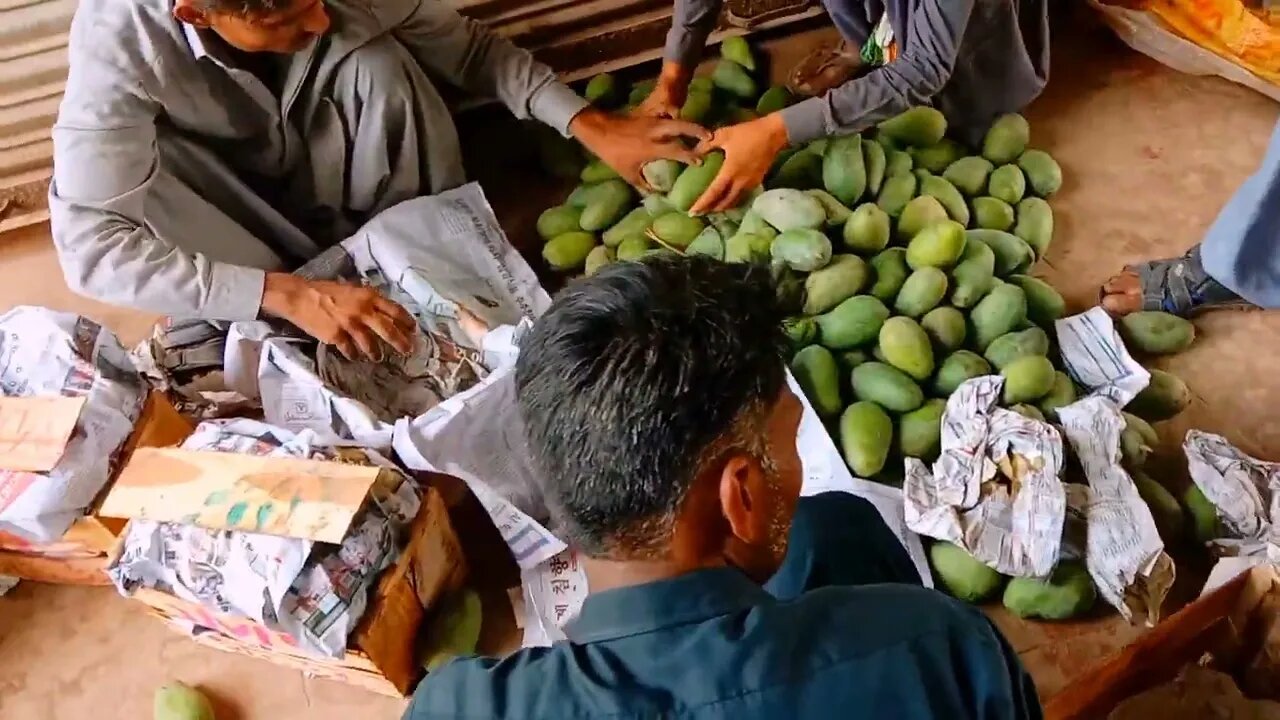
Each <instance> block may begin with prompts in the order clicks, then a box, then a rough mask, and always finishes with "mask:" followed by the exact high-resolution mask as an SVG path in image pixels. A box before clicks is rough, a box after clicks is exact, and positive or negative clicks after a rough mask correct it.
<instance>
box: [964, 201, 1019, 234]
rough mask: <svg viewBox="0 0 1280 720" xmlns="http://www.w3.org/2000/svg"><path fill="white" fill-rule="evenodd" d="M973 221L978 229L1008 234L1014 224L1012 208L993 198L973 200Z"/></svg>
mask: <svg viewBox="0 0 1280 720" xmlns="http://www.w3.org/2000/svg"><path fill="white" fill-rule="evenodd" d="M1023 202H1026V201H1025V200H1024V201H1023ZM973 221H974V224H975V225H977V226H978V227H980V228H985V229H987V230H1000V231H1003V232H1008V231H1009V229H1010V228H1012V227H1013V222H1014V215H1013V206H1012V205H1010V204H1009V203H1007V202H1005V201H1003V200H998V199H996V198H993V197H987V196H983V197H976V198H974V199H973ZM1028 244H1030V243H1028Z"/></svg>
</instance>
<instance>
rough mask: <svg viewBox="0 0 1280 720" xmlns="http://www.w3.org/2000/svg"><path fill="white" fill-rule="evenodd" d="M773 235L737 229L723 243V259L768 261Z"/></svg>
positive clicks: (749, 261)
mask: <svg viewBox="0 0 1280 720" xmlns="http://www.w3.org/2000/svg"><path fill="white" fill-rule="evenodd" d="M773 239H774V236H773V235H769V234H766V233H749V232H742V231H741V230H739V231H738V234H737V235H734V236H733V237H731V238H729V239H728V240H726V241H725V243H724V261H725V262H727V263H764V262H768V261H769V246H770V245H772V244H773Z"/></svg>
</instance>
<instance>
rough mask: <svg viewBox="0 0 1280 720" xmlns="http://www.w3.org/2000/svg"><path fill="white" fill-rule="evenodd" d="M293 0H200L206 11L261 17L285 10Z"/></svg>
mask: <svg viewBox="0 0 1280 720" xmlns="http://www.w3.org/2000/svg"><path fill="white" fill-rule="evenodd" d="M292 4H293V0H200V5H202V6H204V9H205V10H206V11H211V12H217V13H227V14H228V15H238V16H240V17H250V18H252V17H261V16H263V15H271V14H273V13H277V12H280V11H281V10H287V9H288V8H289V7H290V6H291V5H292Z"/></svg>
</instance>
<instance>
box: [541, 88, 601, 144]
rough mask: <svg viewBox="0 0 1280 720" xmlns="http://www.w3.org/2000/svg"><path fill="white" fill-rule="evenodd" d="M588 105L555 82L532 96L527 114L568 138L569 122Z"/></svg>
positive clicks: (572, 92) (571, 91)
mask: <svg viewBox="0 0 1280 720" xmlns="http://www.w3.org/2000/svg"><path fill="white" fill-rule="evenodd" d="M589 104H590V103H588V102H587V101H586V100H585V99H584V98H582V97H581V96H580V95H578V94H577V93H576V92H574V91H573V90H571V89H569V86H567V85H565V84H564V83H561V82H559V81H556V82H552V83H549V84H548V85H547V86H546V87H544V88H542V89H541V90H539V91H538V93H537V94H536V95H534V96H533V99H532V100H530V101H529V113H530V114H531V115H533V116H534V117H535V118H537V119H538V120H540V121H542V122H543V123H545V124H547V125H550V126H551V127H553V128H555V129H556V130H557V131H559V133H560V134H561V135H563V136H565V137H570V135H569V122H570V121H571V120H573V118H574V116H575V115H577V114H578V113H580V112H582V110H583V108H585V107H587V106H588V105H589Z"/></svg>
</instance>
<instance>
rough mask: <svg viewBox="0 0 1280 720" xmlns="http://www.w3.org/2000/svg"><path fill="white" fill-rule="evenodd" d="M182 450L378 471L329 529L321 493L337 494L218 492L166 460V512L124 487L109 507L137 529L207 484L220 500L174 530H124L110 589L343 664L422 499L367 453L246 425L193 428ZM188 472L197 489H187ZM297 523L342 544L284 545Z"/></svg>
mask: <svg viewBox="0 0 1280 720" xmlns="http://www.w3.org/2000/svg"><path fill="white" fill-rule="evenodd" d="M181 449H182V450H187V451H199V452H203V453H226V454H232V455H246V456H263V457H270V458H292V459H301V460H335V461H339V462H342V463H348V464H355V465H362V466H372V467H376V468H378V472H377V473H376V479H375V480H374V481H373V482H372V484H371V485H370V486H369V487H368V489H367V490H366V492H367V496H365V497H364V498H363V499H362V501H358V503H357V504H356V505H355V506H356V507H357V508H358V510H356V511H355V512H354V513H353V514H351V516H350V517H349V518H345V519H347V520H349V522H348V524H346V525H341V524H340V523H337V522H335V520H334V512H333V509H334V508H337V507H339V504H338V503H336V501H334V502H330V496H329V495H328V494H327V493H329V492H334V491H336V490H335V489H333V488H330V489H329V490H326V488H325V487H324V478H322V477H319V476H317V475H307V476H302V475H300V474H299V475H290V474H287V473H284V474H281V473H269V472H267V473H261V474H256V475H255V474H248V475H239V476H234V477H233V479H234V485H232V486H226V482H225V481H226V476H225V475H224V476H221V477H218V478H214V477H212V476H209V477H206V476H204V475H203V471H202V469H201V468H200V467H198V466H195V465H194V464H192V463H183V462H181V460H180V459H174V460H169V461H168V464H166V465H165V467H167V468H168V469H169V470H170V471H171V472H170V473H168V474H167V475H166V476H164V477H157V478H156V479H155V480H154V481H150V484H155V483H159V484H164V483H165V482H168V483H172V484H173V486H174V487H173V492H172V494H171V495H170V496H167V497H164V498H163V499H162V500H154V502H157V503H162V504H163V505H164V507H160V506H159V505H156V506H151V505H148V503H149V502H152V501H153V500H149V499H148V498H150V497H152V496H149V495H147V494H146V493H145V490H146V488H145V487H141V488H140V487H138V485H137V484H126V483H125V482H124V480H123V478H122V480H121V482H120V483H118V484H117V487H116V488H115V490H114V491H113V492H112V494H111V496H110V497H109V498H108V501H107V502H108V503H109V504H110V503H116V504H117V507H118V506H120V505H131V506H132V513H131V514H132V515H133V516H134V517H135V518H146V517H154V516H155V513H172V512H173V507H172V506H173V505H174V504H175V503H177V502H178V501H179V500H183V499H185V500H191V499H192V498H189V497H185V495H184V493H183V492H180V491H179V489H180V488H183V487H189V488H193V490H191V491H187V494H189V492H197V494H198V493H199V492H203V490H202V488H204V487H205V484H204V483H205V481H206V480H208V481H210V482H213V483H214V484H215V485H217V488H216V489H215V490H213V491H211V492H208V493H205V494H204V495H203V496H202V497H198V498H195V501H198V502H196V503H195V505H196V506H195V507H194V508H192V509H193V510H194V512H190V513H188V514H186V515H184V516H183V517H182V518H181V520H182V521H181V522H177V521H157V520H148V519H134V520H132V521H131V522H130V523H129V526H128V529H127V531H126V534H125V536H124V538H123V542H122V547H121V551H120V552H119V554H118V556H117V557H116V558H115V559H114V561H113V562H112V564H111V566H110V567H109V568H108V575H109V576H110V577H111V580H112V581H113V582H114V583H115V585H116V587H117V589H119V591H120V592H121V594H123V595H126V596H128V595H131V594H133V593H135V592H137V591H138V590H139V589H140V588H152V589H156V590H160V591H162V592H164V593H167V594H170V595H173V596H176V597H178V598H180V599H183V600H187V601H189V602H194V603H198V604H200V605H202V606H204V607H205V608H207V609H208V610H210V611H213V612H216V613H231V614H234V615H237V616H241V617H246V618H249V619H251V620H254V621H256V622H258V623H260V624H262V625H263V626H265V627H267V628H270V629H272V630H277V631H279V632H282V633H284V634H286V635H288V636H290V637H291V638H293V639H294V640H295V641H296V643H297V646H298V647H299V648H301V649H302V650H304V651H306V652H310V653H315V654H318V655H323V656H326V657H333V658H337V657H341V656H342V655H343V653H344V652H345V651H346V649H347V640H348V638H349V636H350V635H351V633H352V632H353V631H354V630H355V628H356V625H357V624H358V623H359V621H360V618H361V616H362V615H363V613H364V611H365V609H366V603H367V601H368V595H369V591H370V588H371V587H373V585H374V583H375V582H376V580H377V578H378V575H379V573H381V572H382V571H383V570H384V569H386V568H387V567H388V566H389V565H391V564H392V563H393V562H395V560H396V558H398V557H399V555H400V552H401V551H402V550H403V549H404V543H405V541H406V536H407V531H408V529H409V526H410V524H411V523H412V522H413V519H414V517H415V516H416V515H417V513H418V510H419V507H420V500H421V493H422V489H421V488H420V487H419V486H418V485H417V483H416V482H415V481H414V480H412V479H411V478H409V477H408V476H407V475H405V474H404V473H402V472H401V471H400V470H398V469H397V468H396V466H394V465H393V464H392V463H390V462H389V461H387V460H386V459H384V458H382V457H381V456H379V455H378V454H377V453H375V452H373V451H370V450H360V449H355V448H338V449H335V448H330V447H327V446H324V445H323V444H322V443H320V442H318V439H317V437H316V435H315V434H314V433H311V432H309V431H303V432H300V433H296V434H295V433H292V432H289V431H288V430H284V429H281V428H276V427H272V426H270V425H267V424H265V423H260V422H256V421H253V420H228V421H208V422H204V423H201V424H200V425H199V426H198V427H197V428H196V430H195V432H194V433H193V434H192V435H191V436H190V437H189V438H188V439H187V440H186V441H185V442H184V443H183V444H182V447H181ZM162 462H164V461H163V460H162ZM131 465H132V463H131ZM193 472H194V473H195V475H196V477H189V475H191V474H192V473H193ZM146 484H148V483H144V484H143V485H144V486H145V485H146ZM126 485H127V486H126ZM179 495H184V497H183V498H179V497H178V496H179ZM193 502H194V501H193ZM349 505H350V504H348V506H349ZM326 508H328V509H326ZM302 515H306V517H305V518H303V517H301V516H302ZM166 516H167V515H166ZM298 523H302V524H303V525H305V526H306V528H305V530H306V532H308V533H311V534H313V535H314V534H315V533H317V532H318V531H319V530H318V529H319V528H330V527H332V528H333V529H334V530H335V531H336V532H337V533H340V536H339V537H334V535H333V534H327V535H326V537H333V539H334V541H333V542H324V541H318V540H314V539H306V538H304V537H295V536H290V535H291V534H293V535H299V534H301V533H300V532H299V531H298V530H297V528H296V525H297V524H298ZM228 528H244V529H228ZM326 532H327V531H326Z"/></svg>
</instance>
